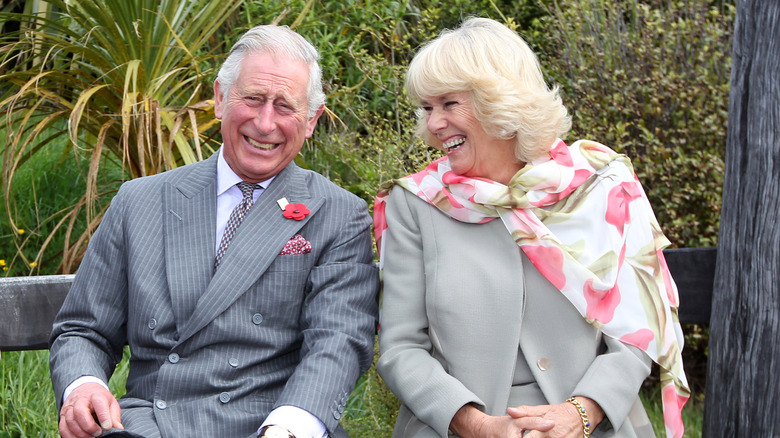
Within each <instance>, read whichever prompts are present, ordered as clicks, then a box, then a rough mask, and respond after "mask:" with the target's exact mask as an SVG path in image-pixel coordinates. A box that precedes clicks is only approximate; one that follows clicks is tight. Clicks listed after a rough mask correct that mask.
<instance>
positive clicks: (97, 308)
mask: <svg viewBox="0 0 780 438" xmlns="http://www.w3.org/2000/svg"><path fill="white" fill-rule="evenodd" d="M122 210H123V191H122V190H120V192H119V193H118V194H117V195H116V196H115V197H114V199H113V200H112V202H111V206H110V207H109V208H108V210H107V211H106V213H105V215H104V217H103V220H102V222H101V224H100V226H99V227H98V229H97V231H96V232H95V235H94V236H93V237H92V239H91V240H90V242H89V247H88V249H87V252H86V255H85V256H84V259H83V261H82V262H81V265H80V266H79V271H78V274H77V275H76V278H75V279H74V282H73V285H72V286H71V288H70V291H69V292H68V295H67V297H66V299H65V302H64V303H63V305H62V307H61V309H60V311H59V313H58V315H57V317H56V318H55V320H54V325H53V327H52V333H51V337H50V341H49V345H50V357H49V366H50V371H51V378H52V385H53V387H54V393H55V396H56V402H57V407H58V409H59V408H60V407H61V404H62V395H63V392H64V391H65V388H66V387H67V386H68V385H69V384H70V383H72V382H73V381H74V380H76V379H77V378H78V377H81V376H86V375H88V376H95V377H98V378H100V379H102V380H103V381H104V382H106V383H108V380H109V378H110V377H111V374H112V373H113V370H114V368H115V366H116V364H117V363H119V361H120V360H121V359H122V350H123V348H124V345H125V344H126V342H127V339H126V335H125V333H126V331H125V330H124V326H125V325H126V322H127V312H126V308H127V275H126V256H125V254H126V252H125V251H124V246H123V238H124V235H123V232H122V229H123V227H122Z"/></svg>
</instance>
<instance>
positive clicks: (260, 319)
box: [252, 313, 263, 325]
mask: <svg viewBox="0 0 780 438" xmlns="http://www.w3.org/2000/svg"><path fill="white" fill-rule="evenodd" d="M261 322H263V315H261V314H259V313H255V314H254V315H252V323H253V324H255V325H260V323H261Z"/></svg>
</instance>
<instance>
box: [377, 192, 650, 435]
mask: <svg viewBox="0 0 780 438" xmlns="http://www.w3.org/2000/svg"><path fill="white" fill-rule="evenodd" d="M385 208H386V217H387V224H388V229H387V231H386V236H387V237H386V238H385V241H384V242H383V246H384V254H383V263H384V270H383V274H382V275H383V277H382V278H383V284H384V288H383V297H382V307H381V311H380V326H381V328H380V337H379V344H380V352H381V357H380V359H379V362H378V365H377V369H378V371H379V374H380V375H381V376H382V377H383V379H384V380H385V382H386V383H387V385H388V387H389V388H390V389H391V390H392V391H393V392H394V393H395V394H396V395H398V397H399V398H400V400H401V402H402V403H403V407H402V408H401V411H400V412H399V416H398V421H397V423H396V428H395V433H394V436H396V437H444V436H447V433H448V427H449V424H450V421H451V420H452V417H453V416H454V414H455V412H456V411H457V410H458V409H459V408H460V407H461V406H463V405H464V404H467V403H474V404H476V405H477V406H480V407H481V408H482V409H483V410H484V411H485V412H487V413H489V414H491V415H506V408H507V406H508V404H509V399H510V391H512V384H513V377H514V376H515V366H516V365H517V364H518V360H523V358H524V360H525V363H527V367H528V368H530V371H531V373H532V374H533V379H534V380H535V382H536V384H537V385H538V389H539V391H541V393H542V395H543V397H544V399H546V402H547V403H549V404H556V403H562V402H564V401H565V400H566V399H567V398H568V397H570V396H572V395H582V396H587V397H590V398H592V399H593V400H595V401H596V402H597V403H599V404H600V405H601V407H602V408H603V409H604V411H605V413H606V420H605V421H604V422H602V424H601V425H599V428H598V430H597V431H596V433H595V434H594V436H598V435H602V436H616V437H634V436H653V435H652V433H653V432H652V428H651V427H650V425H649V423H648V422H647V421H648V420H647V416H646V414H645V412H644V409H643V408H642V406H641V402H640V401H639V399H638V393H639V388H640V386H641V384H642V382H643V381H644V379H645V378H646V377H647V376H648V375H649V373H650V359H649V358H646V357H645V356H644V355H643V354H642V353H641V352H640V351H639V350H637V349H634V348H633V347H627V346H625V345H624V344H623V343H621V342H619V341H617V340H614V339H611V338H608V337H606V336H603V335H602V334H601V332H600V331H599V330H597V329H595V328H594V327H592V326H591V325H589V324H588V323H586V322H585V320H584V319H583V318H582V316H580V315H579V313H578V312H577V310H576V309H575V308H574V306H573V305H571V303H569V301H568V300H567V299H566V298H565V297H564V296H563V294H562V293H560V292H559V291H558V290H557V289H556V288H555V287H554V286H553V285H552V284H551V283H550V282H549V281H547V280H546V279H545V278H544V277H543V276H542V275H541V274H540V273H539V271H538V270H537V269H536V268H535V267H534V266H533V265H532V264H531V262H530V261H529V260H528V258H527V257H526V256H525V255H524V254H523V253H522V251H521V250H520V248H519V247H518V245H517V244H516V243H515V242H514V240H512V238H511V236H510V234H509V232H508V231H507V230H506V228H505V226H504V224H503V223H502V222H501V221H500V220H494V221H491V222H489V223H487V224H468V223H462V222H458V221H456V220H453V219H451V218H450V217H449V216H447V215H445V214H444V213H442V212H440V211H439V210H438V209H436V208H435V207H432V206H431V205H429V204H427V203H426V202H425V201H423V200H421V199H419V198H418V197H417V196H415V195H413V194H411V193H409V192H408V191H407V190H404V189H403V188H401V187H395V188H393V189H392V190H391V193H390V197H389V199H388V201H387V204H386V207H385ZM518 347H519V350H520V351H521V352H522V354H519V350H518ZM648 434H649V435H648Z"/></svg>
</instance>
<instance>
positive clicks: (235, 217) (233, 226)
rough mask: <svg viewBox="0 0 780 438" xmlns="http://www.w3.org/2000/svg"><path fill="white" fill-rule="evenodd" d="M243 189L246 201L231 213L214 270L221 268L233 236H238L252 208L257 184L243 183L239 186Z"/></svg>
mask: <svg viewBox="0 0 780 438" xmlns="http://www.w3.org/2000/svg"><path fill="white" fill-rule="evenodd" d="M237 185H238V188H239V189H241V193H243V194H244V199H242V200H241V202H239V203H238V205H236V208H234V209H233V212H232V213H230V218H229V219H228V221H227V225H225V232H224V233H223V234H222V240H221V241H220V242H219V248H217V256H216V258H215V259H214V270H215V271H216V270H217V268H218V267H219V263H220V262H221V261H222V256H224V255H225V252H226V251H227V247H228V246H230V242H231V241H232V240H233V236H234V235H235V234H236V230H237V229H238V226H239V225H241V221H242V220H244V216H246V213H247V212H248V211H249V209H250V208H252V204H253V202H254V201H253V200H252V193H254V191H255V189H256V188H257V184H253V183H249V182H246V181H241V182H240V183H238V184H237Z"/></svg>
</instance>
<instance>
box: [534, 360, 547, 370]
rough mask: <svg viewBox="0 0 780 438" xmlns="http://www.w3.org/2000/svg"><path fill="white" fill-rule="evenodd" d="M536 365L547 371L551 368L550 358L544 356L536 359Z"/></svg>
mask: <svg viewBox="0 0 780 438" xmlns="http://www.w3.org/2000/svg"><path fill="white" fill-rule="evenodd" d="M536 366H538V367H539V369H540V370H542V371H547V369H548V368H550V359H548V358H546V357H543V358H541V359H539V360H537V361H536Z"/></svg>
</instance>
